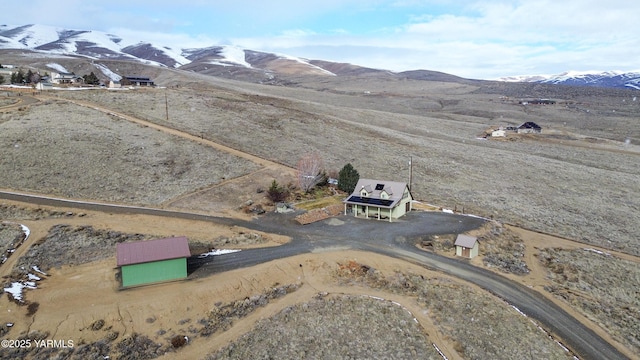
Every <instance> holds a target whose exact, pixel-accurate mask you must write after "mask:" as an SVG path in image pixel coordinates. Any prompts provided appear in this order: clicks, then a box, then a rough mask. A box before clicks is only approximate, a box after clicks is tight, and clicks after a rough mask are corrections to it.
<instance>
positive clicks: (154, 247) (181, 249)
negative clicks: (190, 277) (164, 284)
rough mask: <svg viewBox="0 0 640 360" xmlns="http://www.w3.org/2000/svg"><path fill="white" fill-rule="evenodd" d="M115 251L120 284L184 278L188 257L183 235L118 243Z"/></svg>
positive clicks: (189, 254) (130, 284)
mask: <svg viewBox="0 0 640 360" xmlns="http://www.w3.org/2000/svg"><path fill="white" fill-rule="evenodd" d="M116 253H117V264H118V267H119V268H120V273H121V279H122V286H123V287H128V286H135V285H143V284H150V283H156V282H161V281H169V280H177V279H184V278H186V277H187V258H188V257H189V256H191V253H190V251H189V244H188V242H187V238H186V237H173V238H166V239H157V240H148V241H135V242H126V243H118V244H117V245H116Z"/></svg>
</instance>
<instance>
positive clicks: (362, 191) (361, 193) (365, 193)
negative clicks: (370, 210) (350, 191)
mask: <svg viewBox="0 0 640 360" xmlns="http://www.w3.org/2000/svg"><path fill="white" fill-rule="evenodd" d="M360 196H362V197H367V196H369V194H368V193H367V190H365V189H362V190H360Z"/></svg>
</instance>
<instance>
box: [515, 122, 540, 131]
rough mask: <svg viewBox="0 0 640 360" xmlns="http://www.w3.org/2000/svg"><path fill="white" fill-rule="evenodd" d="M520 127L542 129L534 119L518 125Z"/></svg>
mask: <svg viewBox="0 0 640 360" xmlns="http://www.w3.org/2000/svg"><path fill="white" fill-rule="evenodd" d="M518 129H536V130H540V129H542V128H541V127H540V125H538V124H536V123H534V122H533V121H527V122H525V123H523V124H522V125H520V126H518Z"/></svg>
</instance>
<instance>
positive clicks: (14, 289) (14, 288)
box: [4, 281, 36, 301]
mask: <svg viewBox="0 0 640 360" xmlns="http://www.w3.org/2000/svg"><path fill="white" fill-rule="evenodd" d="M35 288H36V283H35V282H33V281H26V282H20V281H15V282H12V283H11V286H9V287H6V288H4V292H6V293H9V294H11V296H13V298H14V299H16V300H18V301H22V291H23V290H24V289H35Z"/></svg>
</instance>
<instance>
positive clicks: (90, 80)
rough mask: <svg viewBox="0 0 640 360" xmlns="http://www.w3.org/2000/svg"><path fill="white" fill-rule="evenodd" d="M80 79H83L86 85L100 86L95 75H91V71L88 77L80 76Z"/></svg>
mask: <svg viewBox="0 0 640 360" xmlns="http://www.w3.org/2000/svg"><path fill="white" fill-rule="evenodd" d="M82 78H83V79H84V83H85V84H88V85H99V84H100V79H98V77H97V76H96V74H94V73H93V71H92V72H91V74H89V75H84V76H82Z"/></svg>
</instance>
